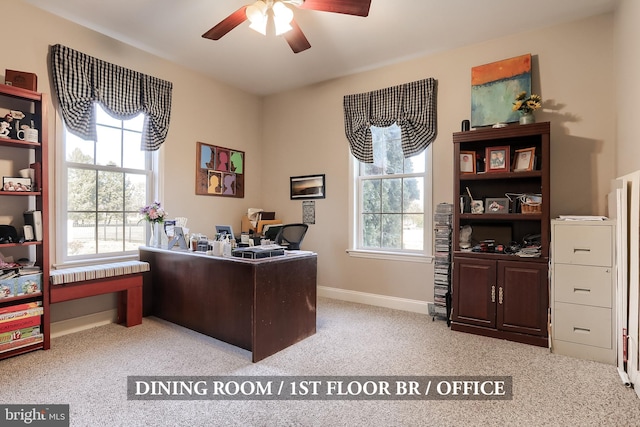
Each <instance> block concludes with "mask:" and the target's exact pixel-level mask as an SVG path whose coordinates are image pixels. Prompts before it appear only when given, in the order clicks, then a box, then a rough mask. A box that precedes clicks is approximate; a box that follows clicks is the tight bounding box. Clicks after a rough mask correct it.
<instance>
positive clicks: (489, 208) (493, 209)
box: [485, 197, 509, 214]
mask: <svg viewBox="0 0 640 427" xmlns="http://www.w3.org/2000/svg"><path fill="white" fill-rule="evenodd" d="M485 205H486V209H485V213H488V214H506V213H509V199H508V198H507V197H487V200H486V201H485Z"/></svg>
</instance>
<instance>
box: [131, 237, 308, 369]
mask: <svg viewBox="0 0 640 427" xmlns="http://www.w3.org/2000/svg"><path fill="white" fill-rule="evenodd" d="M140 260H141V261H146V262H148V263H149V264H150V267H151V271H150V272H147V273H145V276H144V285H143V301H144V315H145V316H149V315H153V316H157V317H159V318H161V319H164V320H167V321H169V322H173V323H176V324H178V325H181V326H184V327H186V328H189V329H192V330H194V331H197V332H200V333H203V334H206V335H209V336H210V337H213V338H216V339H219V340H221V341H225V342H227V343H229V344H233V345H235V346H238V347H240V348H243V349H245V350H249V351H251V352H252V360H253V362H257V361H259V360H262V359H264V358H265V357H268V356H270V355H272V354H274V353H277V352H278V351H280V350H282V349H284V348H286V347H289V346H290V345H293V344H295V343H297V342H298V341H301V340H303V339H304V338H307V337H309V336H311V335H313V334H315V333H316V278H317V255H316V254H311V253H302V254H290V255H285V256H279V257H273V258H265V259H260V260H249V259H242V258H235V257H232V258H223V257H213V256H208V255H205V254H203V253H198V252H195V253H194V252H188V251H184V250H165V249H155V248H147V247H143V248H140Z"/></svg>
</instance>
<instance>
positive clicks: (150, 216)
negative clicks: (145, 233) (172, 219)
mask: <svg viewBox="0 0 640 427" xmlns="http://www.w3.org/2000/svg"><path fill="white" fill-rule="evenodd" d="M140 214H141V215H143V218H142V220H145V221H147V222H148V223H149V225H150V226H151V236H150V238H149V246H150V247H152V248H159V247H161V246H162V242H163V240H166V236H163V235H164V218H165V217H166V216H167V212H166V211H165V210H164V209H163V208H162V205H161V204H160V202H153V203H152V204H150V205H147V206H144V207H142V208H140ZM142 220H141V221H142ZM163 237H165V239H163Z"/></svg>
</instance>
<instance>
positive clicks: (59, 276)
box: [51, 261, 149, 285]
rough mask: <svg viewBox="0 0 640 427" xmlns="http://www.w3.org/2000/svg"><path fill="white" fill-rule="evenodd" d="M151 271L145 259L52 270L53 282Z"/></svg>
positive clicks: (60, 283)
mask: <svg viewBox="0 0 640 427" xmlns="http://www.w3.org/2000/svg"><path fill="white" fill-rule="evenodd" d="M145 271H149V263H148V262H143V261H124V262H114V263H111V264H99V265H86V266H84V267H73V268H64V269H61V270H52V271H51V284H52V285H62V284H64V283H73V282H82V281H85V280H93V279H104V278H106V277H114V276H122V275H125V274H134V273H142V272H145Z"/></svg>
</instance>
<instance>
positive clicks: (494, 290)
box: [491, 285, 496, 302]
mask: <svg viewBox="0 0 640 427" xmlns="http://www.w3.org/2000/svg"><path fill="white" fill-rule="evenodd" d="M491 302H496V285H493V286H491Z"/></svg>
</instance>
